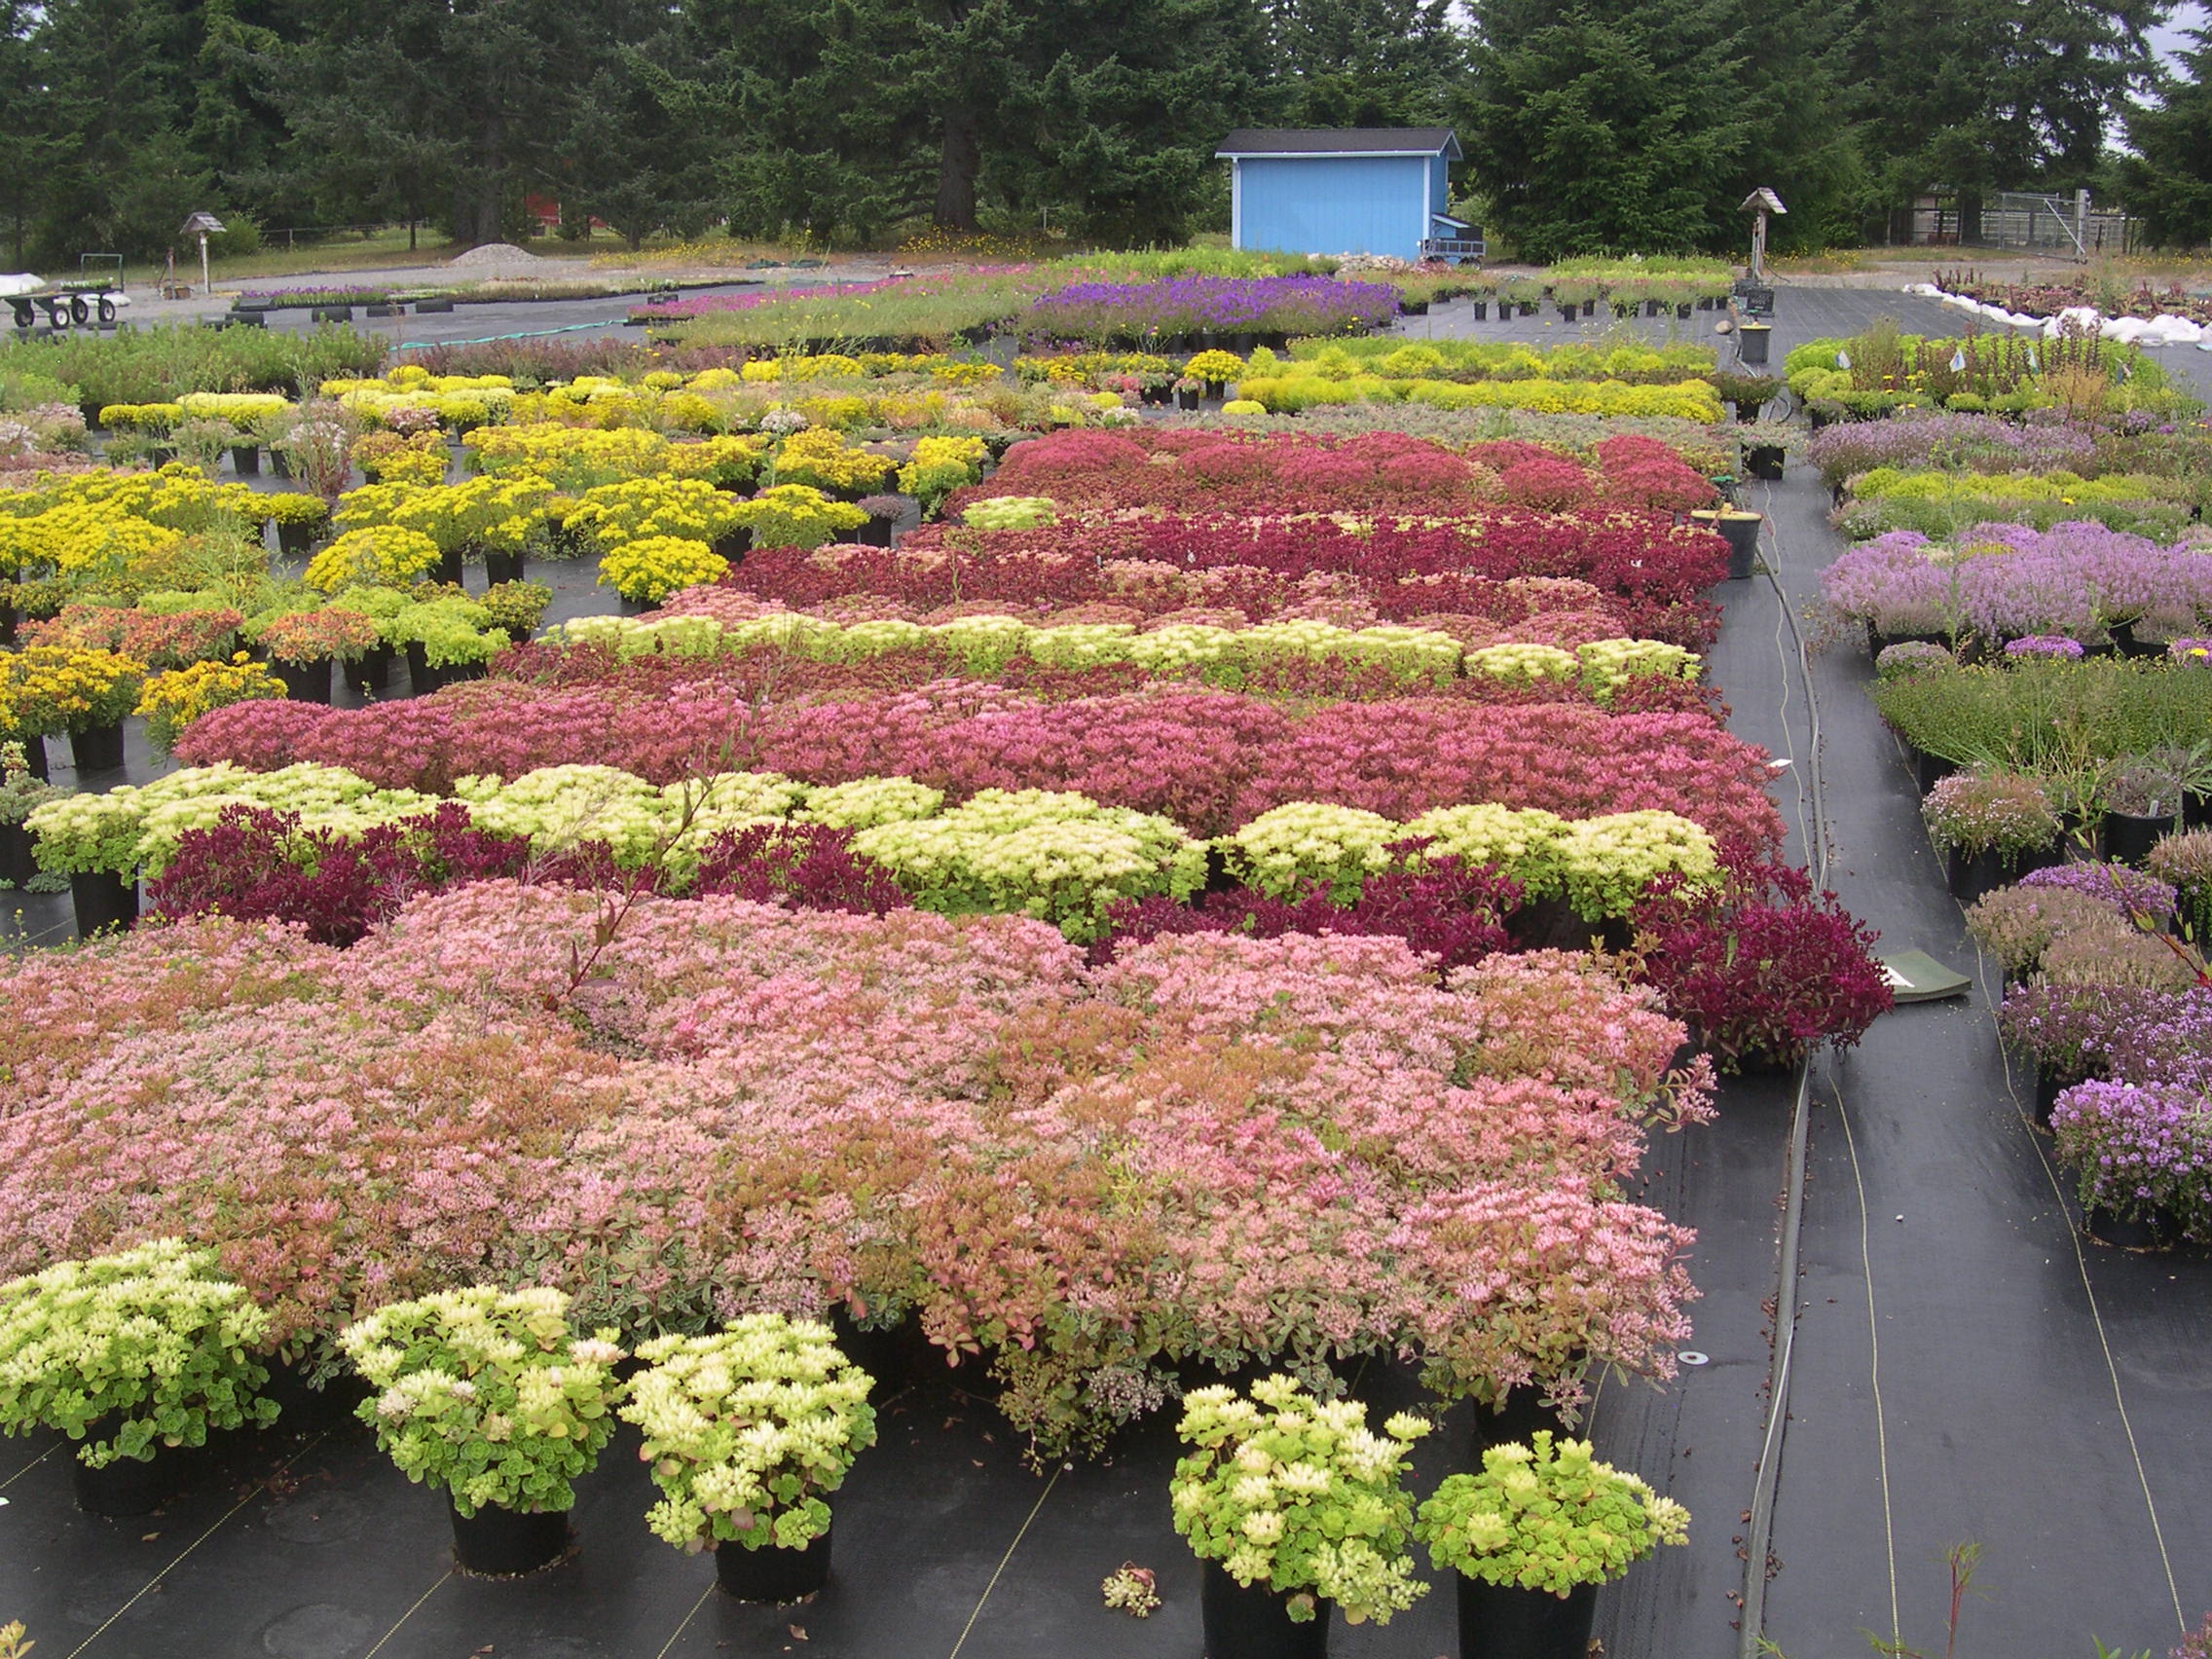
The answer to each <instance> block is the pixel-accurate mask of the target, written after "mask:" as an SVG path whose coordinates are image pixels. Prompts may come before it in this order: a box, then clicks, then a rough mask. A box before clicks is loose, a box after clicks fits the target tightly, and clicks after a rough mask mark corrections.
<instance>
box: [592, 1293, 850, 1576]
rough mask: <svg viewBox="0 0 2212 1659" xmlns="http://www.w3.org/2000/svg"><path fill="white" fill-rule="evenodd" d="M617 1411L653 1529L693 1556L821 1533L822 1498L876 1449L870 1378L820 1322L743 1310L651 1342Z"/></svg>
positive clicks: (790, 1542)
mask: <svg viewBox="0 0 2212 1659" xmlns="http://www.w3.org/2000/svg"><path fill="white" fill-rule="evenodd" d="M638 1356H639V1358H641V1359H643V1360H645V1362H646V1367H647V1368H646V1369H645V1371H644V1372H642V1373H640V1374H639V1376H638V1377H637V1379H636V1380H635V1381H634V1382H633V1383H632V1384H631V1388H630V1398H629V1400H628V1402H627V1403H625V1404H624V1405H623V1407H622V1409H621V1416H622V1417H623V1419H625V1420H626V1421H629V1422H633V1423H636V1424H637V1425H638V1427H639V1428H640V1429H641V1430H643V1431H644V1434H645V1441H644V1444H643V1445H641V1446H640V1447H639V1449H638V1456H640V1457H642V1458H643V1459H645V1462H647V1463H649V1464H650V1465H651V1466H652V1477H653V1482H654V1484H655V1485H656V1486H658V1487H659V1488H660V1490H661V1500H660V1502H658V1503H656V1504H654V1505H653V1507H652V1508H651V1510H650V1511H648V1512H647V1514H646V1516H645V1524H646V1525H647V1526H648V1527H650V1528H651V1529H652V1530H653V1532H654V1533H655V1535H656V1536H659V1537H662V1538H665V1539H667V1540H668V1541H669V1542H670V1543H672V1544H674V1545H676V1546H677V1547H678V1548H680V1549H682V1550H685V1551H691V1552H696V1551H699V1550H704V1549H708V1548H711V1547H712V1546H714V1545H717V1544H722V1543H735V1544H738V1545H739V1546H741V1547H742V1548H745V1549H749V1550H756V1549H784V1550H795V1549H803V1548H805V1547H806V1545H807V1544H809V1543H810V1542H812V1541H813V1540H814V1539H816V1538H819V1537H821V1536H822V1534H823V1533H825V1532H827V1531H828V1530H830V1506H829V1504H827V1503H825V1502H824V1501H823V1494H824V1493H832V1492H835V1491H836V1490H837V1489H838V1488H839V1487H840V1486H842V1485H843V1484H844V1480H845V1474H846V1471H848V1470H849V1469H851V1468H852V1466H853V1460H854V1459H855V1458H856V1457H858V1456H860V1455H861V1453H863V1452H864V1451H866V1449H867V1448H868V1447H870V1446H872V1445H874V1444H875V1412H874V1410H873V1408H871V1407H870V1406H869V1405H868V1403H867V1395H868V1390H869V1389H870V1388H871V1387H872V1386H873V1385H874V1380H873V1379H872V1378H870V1377H869V1376H868V1374H867V1373H866V1372H865V1371H863V1370H861V1369H860V1368H859V1367H858V1366H856V1365H854V1364H853V1363H852V1362H851V1361H850V1360H848V1359H847V1358H846V1357H845V1356H844V1354H843V1353H842V1352H841V1351H839V1349H838V1347H837V1345H836V1342H835V1340H834V1339H833V1338H832V1337H831V1335H830V1328H829V1327H828V1326H827V1325H821V1324H817V1323H815V1322H814V1321H813V1320H810V1319H787V1318H786V1317H785V1316H784V1315H782V1314H781V1313H749V1314H746V1315H745V1316H743V1317H742V1318H740V1319H738V1320H736V1321H735V1322H734V1323H732V1324H730V1325H729V1326H727V1327H726V1328H724V1329H723V1330H721V1331H719V1332H717V1333H716V1334H714V1335H712V1336H703V1337H681V1336H676V1337H658V1338H655V1339H654V1340H653V1341H651V1342H648V1343H646V1344H645V1345H644V1346H642V1347H640V1348H639V1350H638Z"/></svg>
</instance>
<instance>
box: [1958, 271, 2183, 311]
mask: <svg viewBox="0 0 2212 1659" xmlns="http://www.w3.org/2000/svg"><path fill="white" fill-rule="evenodd" d="M1935 284H1936V287H1937V288H1939V289H1941V290H1942V291H1943V292H1944V293H1946V294H1960V295H1963V296H1965V297H1966V298H1967V299H1970V300H1976V301H1979V302H1980V303H1981V304H1983V305H1995V306H2003V307H2004V308H2005V309H2006V310H2007V311H2009V312H2013V313H2018V314H2021V315H2025V316H2044V317H2048V316H2056V315H2058V314H2059V313H2061V312H2065V311H2076V310H2083V311H2093V312H2095V313H2098V314H2099V315H2100V316H2134V317H2142V318H2144V319H2146V320H2148V319H2149V318H2151V317H2155V316H2181V317H2187V318H2188V319H2189V320H2190V321H2192V322H2197V323H2212V302H2208V301H2207V300H2206V299H2205V297H2204V296H2203V295H2201V294H2193V293H2191V292H2190V291H2189V290H2188V289H2187V288H2184V287H2183V286H2182V285H2181V284H2180V283H2179V282H2169V283H2167V284H2166V286H2165V287H2163V288H2155V287H2153V286H2152V284H2151V283H2150V281H2149V280H2148V279H2139V280H2136V281H2133V282H2128V281H2123V280H2121V279H2120V278H2118V277H2116V276H2104V277H2093V276H2085V275H2082V274H2078V273H2068V274H2067V275H2065V276H2042V277H2040V278H2036V279H2031V280H2028V281H2022V282H2003V281H1998V280H1995V279H1993V278H1990V277H1987V276H1983V275H1982V274H1981V273H1980V272H1978V271H1972V270H1959V271H1938V272H1936V277H1935Z"/></svg>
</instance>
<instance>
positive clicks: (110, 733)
mask: <svg viewBox="0 0 2212 1659" xmlns="http://www.w3.org/2000/svg"><path fill="white" fill-rule="evenodd" d="M69 749H70V753H71V754H73V755H74V756H76V761H77V770H78V771H80V772H112V771H115V770H116V769H118V768H119V767H120V766H122V764H123V722H122V721H121V720H117V721H116V722H115V723H114V724H113V725H101V726H88V727H87V728H86V729H85V730H83V731H73V732H71V733H70V734H69Z"/></svg>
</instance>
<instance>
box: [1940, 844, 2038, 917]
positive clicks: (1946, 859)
mask: <svg viewBox="0 0 2212 1659" xmlns="http://www.w3.org/2000/svg"><path fill="white" fill-rule="evenodd" d="M2048 862H2049V855H2048V853H2047V852H2044V851H2029V852H2009V851H2006V850H2005V849H2002V848H1995V847H1993V848H1991V849H1990V850H1988V851H1987V852H1980V853H1972V854H1969V853H1962V852H1960V851H1958V850H1957V849H1956V848H1954V849H1952V850H1951V851H1949V852H1946V853H1945V854H1944V855H1943V876H1944V880H1945V883H1946V884H1947V885H1948V886H1949V887H1950V889H1951V897H1952V898H1954V899H1956V900H1957V901H1958V902H1959V903H1962V904H1971V903H1973V902H1974V901H1975V900H1976V899H1979V898H1980V897H1981V896H1982V895H1983V894H1985V893H1994V892H1996V891H1997V889H1998V888H2000V887H2009V886H2011V885H2012V883H2013V882H2015V881H2017V880H2019V879H2020V877H2021V876H2023V875H2025V874H2027V873H2028V871H2030V870H2032V869H2041V868H2043V867H2044V866H2045V865H2046V864H2047V863H2048Z"/></svg>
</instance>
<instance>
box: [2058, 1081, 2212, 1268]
mask: <svg viewBox="0 0 2212 1659" xmlns="http://www.w3.org/2000/svg"><path fill="white" fill-rule="evenodd" d="M2050 1127H2051V1133H2052V1136H2053V1137H2054V1139H2055V1141H2056V1143H2057V1144H2056V1148H2055V1151H2056V1153H2057V1157H2058V1160H2059V1161H2060V1162H2061V1163H2063V1164H2065V1165H2067V1166H2068V1167H2070V1168H2071V1169H2072V1170H2073V1171H2074V1173H2075V1179H2076V1182H2077V1191H2078V1193H2079V1195H2080V1197H2081V1199H2082V1202H2083V1205H2084V1206H2093V1207H2096V1208H2100V1209H2108V1210H2111V1211H2114V1212H2115V1213H2116V1214H2118V1215H2120V1217H2122V1218H2124V1219H2128V1220H2138V1221H2142V1220H2149V1219H2151V1218H2152V1217H2153V1216H2156V1215H2157V1214H2159V1213H2161V1212H2163V1213H2164V1214H2166V1215H2168V1216H2170V1217H2171V1218H2172V1219H2173V1220H2174V1222H2175V1223H2176V1224H2177V1226H2178V1228H2179V1231H2180V1233H2181V1235H2182V1236H2183V1237H2184V1238H2188V1239H2191V1240H2202V1239H2205V1238H2212V1100H2207V1099H2206V1097H2205V1096H2204V1094H2203V1093H2202V1092H2201V1091H2199V1090H2197V1089H2194V1088H2181V1087H2179V1086H2177V1085H2174V1084H2132V1083H2103V1082H2089V1083H2080V1084H2076V1085H2075V1086H2074V1087H2073V1088H2069V1089H2067V1090H2066V1091H2065V1092H2064V1093H2063V1094H2061V1095H2060V1096H2059V1097H2058V1104H2057V1105H2056V1106H2055V1107H2054V1108H2053V1109H2052V1111H2051V1115H2050Z"/></svg>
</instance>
